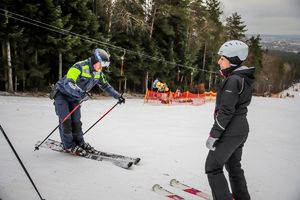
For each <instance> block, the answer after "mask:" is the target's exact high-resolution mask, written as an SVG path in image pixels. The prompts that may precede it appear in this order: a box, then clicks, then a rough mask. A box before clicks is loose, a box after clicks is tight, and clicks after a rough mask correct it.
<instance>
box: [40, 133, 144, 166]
mask: <svg viewBox="0 0 300 200" xmlns="http://www.w3.org/2000/svg"><path fill="white" fill-rule="evenodd" d="M40 144H41V142H38V143H37V144H36V146H41V147H43V148H46V149H51V150H53V151H58V152H64V153H68V152H66V151H65V150H64V148H63V144H62V143H61V142H59V141H56V140H52V139H47V140H46V141H45V142H44V143H43V144H42V145H40ZM68 154H71V153H68ZM72 155H74V154H72ZM75 156H80V157H85V158H88V159H92V160H96V161H108V162H111V163H113V164H114V165H116V166H118V167H122V168H124V169H129V168H130V167H131V166H132V165H133V164H134V165H136V164H138V163H139V162H140V160H141V159H140V158H137V157H129V156H124V155H119V154H113V153H108V152H104V151H98V150H97V151H96V152H94V153H87V154H85V155H75Z"/></svg>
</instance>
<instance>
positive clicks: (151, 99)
mask: <svg viewBox="0 0 300 200" xmlns="http://www.w3.org/2000/svg"><path fill="white" fill-rule="evenodd" d="M215 97H216V93H214V92H205V93H203V94H194V93H191V92H189V91H186V92H179V91H176V92H171V91H170V92H155V91H152V90H147V91H146V94H145V98H144V102H145V103H162V104H191V105H202V104H204V103H205V101H207V100H214V99H215Z"/></svg>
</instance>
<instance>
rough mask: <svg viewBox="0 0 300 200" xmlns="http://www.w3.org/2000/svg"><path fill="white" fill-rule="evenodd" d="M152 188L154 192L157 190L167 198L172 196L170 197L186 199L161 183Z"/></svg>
mask: <svg viewBox="0 0 300 200" xmlns="http://www.w3.org/2000/svg"><path fill="white" fill-rule="evenodd" d="M152 190H153V191H154V192H156V193H157V194H160V195H163V196H165V197H167V198H170V199H175V200H184V198H183V197H181V196H178V195H176V194H174V193H173V192H170V191H168V190H166V189H165V188H163V187H162V186H160V185H159V184H155V185H153V187H152Z"/></svg>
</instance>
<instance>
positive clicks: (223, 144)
mask: <svg viewBox="0 0 300 200" xmlns="http://www.w3.org/2000/svg"><path fill="white" fill-rule="evenodd" d="M218 54H219V55H220V56H221V57H220V59H219V61H218V65H219V66H220V73H221V75H222V76H223V77H224V80H223V81H222V82H221V84H220V86H219V88H218V91H217V98H216V106H215V112H214V124H213V127H212V129H211V131H210V135H209V137H208V139H207V141H206V146H207V148H208V149H209V150H210V151H209V153H208V155H207V158H206V163H205V172H206V174H207V177H208V181H209V185H210V187H211V190H212V195H213V198H214V200H232V198H234V199H235V200H248V199H250V195H249V192H248V189H247V183H246V179H245V176H244V171H243V170H242V168H241V159H242V151H243V147H244V144H245V142H246V140H247V136H248V132H249V125H248V121H247V118H246V116H247V111H248V110H247V107H248V105H249V104H250V102H251V97H252V84H253V82H254V72H255V68H254V67H252V68H248V67H246V66H242V65H241V64H242V62H243V61H244V60H245V59H246V58H247V56H248V46H247V45H246V44H245V43H244V42H241V41H238V40H231V41H227V42H225V43H224V44H223V45H222V46H221V47H220V49H219V52H218ZM224 165H225V168H226V170H227V171H228V175H229V181H230V186H231V191H232V194H231V193H230V190H229V187H228V183H227V180H226V178H225V176H224V173H223V167H224Z"/></svg>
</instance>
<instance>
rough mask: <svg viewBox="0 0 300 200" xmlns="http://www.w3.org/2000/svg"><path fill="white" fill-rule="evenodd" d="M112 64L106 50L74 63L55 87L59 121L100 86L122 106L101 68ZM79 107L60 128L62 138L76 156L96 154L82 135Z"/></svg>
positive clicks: (69, 150)
mask: <svg viewBox="0 0 300 200" xmlns="http://www.w3.org/2000/svg"><path fill="white" fill-rule="evenodd" d="M109 64H110V60H109V55H108V54H107V52H106V51H104V50H103V49H98V48H97V49H95V50H94V52H93V54H92V55H91V57H90V58H88V59H86V60H83V61H80V62H77V63H75V64H74V65H73V66H72V67H70V69H69V70H68V72H67V74H66V75H65V76H64V77H63V78H62V79H60V80H59V81H57V83H56V84H55V91H57V92H54V94H55V95H53V98H54V105H55V111H56V114H57V116H58V117H59V122H60V123H61V122H62V121H63V120H64V118H65V117H66V116H67V115H68V113H70V112H71V110H73V109H74V108H75V107H76V106H77V105H79V103H80V102H82V101H85V100H88V99H89V97H88V95H87V93H88V92H89V91H90V90H91V89H92V88H93V87H94V86H95V85H97V86H98V87H99V88H100V89H102V90H103V91H105V92H106V93H108V94H109V95H110V96H112V97H114V98H115V99H118V102H119V104H122V103H125V99H124V98H123V96H122V95H121V94H119V93H118V92H117V91H116V90H115V89H114V88H113V87H112V86H111V85H110V84H109V83H108V82H107V80H106V78H105V76H104V73H103V71H102V68H105V67H108V66H109ZM80 118H81V113H80V106H79V107H78V109H76V110H75V112H74V113H73V114H72V115H71V116H70V117H69V118H68V119H67V120H65V121H64V122H63V123H61V124H60V126H59V132H60V137H61V140H62V143H63V146H64V149H65V151H67V152H70V153H73V154H80V155H83V154H86V152H89V153H93V152H94V151H95V149H94V148H93V147H92V146H91V145H90V144H89V143H86V142H85V141H84V138H83V133H82V128H81V126H82V123H81V120H80Z"/></svg>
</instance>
